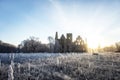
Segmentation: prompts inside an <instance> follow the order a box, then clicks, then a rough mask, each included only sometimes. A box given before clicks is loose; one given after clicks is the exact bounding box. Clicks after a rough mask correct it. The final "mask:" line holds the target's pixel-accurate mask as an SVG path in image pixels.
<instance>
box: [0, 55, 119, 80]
mask: <svg viewBox="0 0 120 80" xmlns="http://www.w3.org/2000/svg"><path fill="white" fill-rule="evenodd" d="M28 55H31V54H28ZM39 55H40V54H39ZM0 56H1V59H2V55H0ZM24 56H25V55H24ZM36 57H37V58H32V57H29V58H24V57H23V56H22V57H19V58H21V59H20V60H22V61H19V60H18V61H17V59H16V56H14V60H15V59H16V61H12V63H11V64H7V63H4V62H3V61H1V64H0V80H8V77H9V74H13V76H12V77H14V80H120V53H106V54H102V53H101V54H99V55H92V54H87V53H85V54H80V53H68V54H55V56H53V55H49V56H47V57H46V56H44V58H43V57H40V56H36ZM9 66H12V70H13V73H10V71H9Z"/></svg>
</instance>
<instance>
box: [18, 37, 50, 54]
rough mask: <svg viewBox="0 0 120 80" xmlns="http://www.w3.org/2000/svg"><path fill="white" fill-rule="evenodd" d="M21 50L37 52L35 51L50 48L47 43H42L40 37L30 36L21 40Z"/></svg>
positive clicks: (44, 50) (43, 50)
mask: <svg viewBox="0 0 120 80" xmlns="http://www.w3.org/2000/svg"><path fill="white" fill-rule="evenodd" d="M19 49H20V51H21V52H27V53H35V52H46V51H47V50H48V47H47V45H45V44H42V43H41V42H40V41H39V39H38V38H36V37H30V38H29V39H26V40H24V41H22V42H21V44H20V45H19Z"/></svg>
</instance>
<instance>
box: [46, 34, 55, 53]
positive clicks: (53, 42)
mask: <svg viewBox="0 0 120 80" xmlns="http://www.w3.org/2000/svg"><path fill="white" fill-rule="evenodd" d="M48 40H49V48H50V52H54V45H55V40H54V38H53V37H51V36H49V37H48Z"/></svg>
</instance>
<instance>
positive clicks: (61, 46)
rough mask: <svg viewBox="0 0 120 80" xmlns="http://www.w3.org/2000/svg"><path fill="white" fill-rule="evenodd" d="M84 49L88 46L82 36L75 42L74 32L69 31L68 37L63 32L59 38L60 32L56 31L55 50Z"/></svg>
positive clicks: (72, 50) (63, 51) (70, 50)
mask: <svg viewBox="0 0 120 80" xmlns="http://www.w3.org/2000/svg"><path fill="white" fill-rule="evenodd" d="M82 51H86V46H85V42H84V40H83V39H82V38H81V37H80V36H78V37H77V38H76V40H75V41H74V42H73V36H72V33H67V34H66V37H65V36H64V35H63V34H62V35H61V37H60V38H58V32H56V34H55V47H54V52H60V53H65V52H82Z"/></svg>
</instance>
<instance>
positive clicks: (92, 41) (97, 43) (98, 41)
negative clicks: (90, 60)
mask: <svg viewBox="0 0 120 80" xmlns="http://www.w3.org/2000/svg"><path fill="white" fill-rule="evenodd" d="M93 36H94V37H95V38H92V37H88V41H87V43H88V47H89V48H91V49H96V48H98V47H101V48H103V47H105V46H106V43H105V40H104V39H103V38H102V37H99V36H98V37H97V35H96V36H95V35H93Z"/></svg>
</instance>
